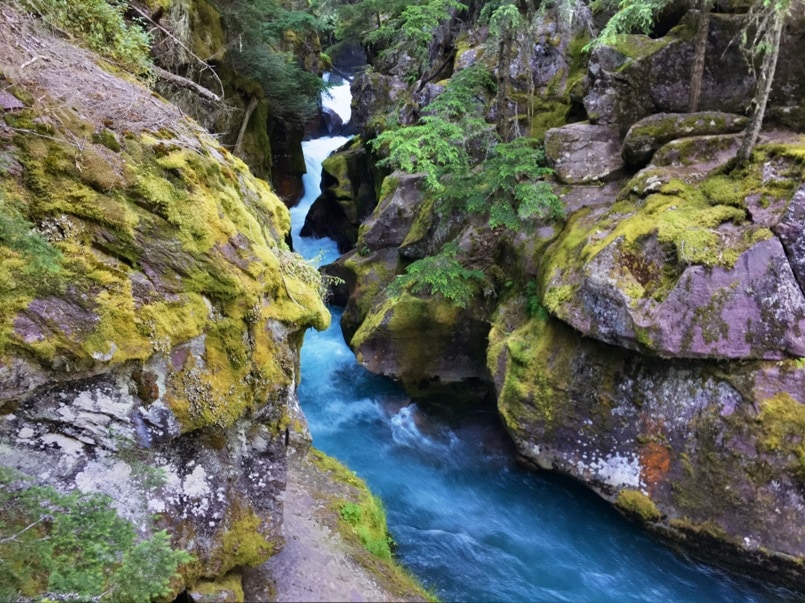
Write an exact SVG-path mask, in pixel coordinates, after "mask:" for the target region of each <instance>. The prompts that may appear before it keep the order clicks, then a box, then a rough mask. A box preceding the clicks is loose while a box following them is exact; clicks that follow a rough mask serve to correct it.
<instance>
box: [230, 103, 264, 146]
mask: <svg viewBox="0 0 805 603" xmlns="http://www.w3.org/2000/svg"><path fill="white" fill-rule="evenodd" d="M258 104H260V99H259V98H257V97H256V96H253V97H252V98H251V99H250V100H249V104H248V105H247V106H246V111H244V113H243V121H242V122H241V123H240V132H238V139H237V141H236V142H235V148H234V149H232V154H233V155H234V156H235V157H240V154H241V152H242V151H243V139H244V138H245V137H246V127H247V126H248V125H249V120H250V119H251V118H252V113H254V110H255V109H257V105H258Z"/></svg>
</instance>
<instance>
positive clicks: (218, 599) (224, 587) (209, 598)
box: [188, 572, 244, 603]
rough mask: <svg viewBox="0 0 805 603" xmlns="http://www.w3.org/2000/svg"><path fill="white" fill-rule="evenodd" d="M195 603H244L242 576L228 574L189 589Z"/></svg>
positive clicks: (199, 583) (203, 581) (202, 581)
mask: <svg viewBox="0 0 805 603" xmlns="http://www.w3.org/2000/svg"><path fill="white" fill-rule="evenodd" d="M188 590H189V591H190V592H192V597H193V601H194V602H195V603H243V601H244V595H243V584H242V582H241V578H240V574H238V573H234V572H233V573H231V574H227V575H226V576H224V577H222V578H218V579H217V580H201V581H199V582H197V583H196V584H194V585H193V587H192V588H189V589H188Z"/></svg>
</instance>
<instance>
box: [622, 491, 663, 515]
mask: <svg viewBox="0 0 805 603" xmlns="http://www.w3.org/2000/svg"><path fill="white" fill-rule="evenodd" d="M615 505H616V506H617V507H618V508H620V509H621V510H622V511H624V512H626V513H627V514H629V515H631V516H633V517H637V518H639V519H640V520H641V521H644V522H654V521H659V520H660V519H661V518H662V513H660V511H659V509H657V505H655V504H654V501H652V500H651V499H650V498H649V497H648V496H646V495H645V494H643V493H642V492H640V491H639V490H621V491H620V492H618V497H617V499H615Z"/></svg>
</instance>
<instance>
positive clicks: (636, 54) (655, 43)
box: [610, 34, 671, 60]
mask: <svg viewBox="0 0 805 603" xmlns="http://www.w3.org/2000/svg"><path fill="white" fill-rule="evenodd" d="M670 43H671V38H670V37H669V36H664V37H662V38H657V39H654V38H650V37H648V36H644V35H641V34H625V35H619V36H617V38H616V39H615V40H614V41H613V42H612V43H611V44H610V46H611V47H612V48H614V49H615V50H617V51H618V52H620V53H621V54H622V55H623V56H625V57H626V58H628V59H633V60H636V59H642V58H643V57H647V56H649V55H652V54H654V53H655V52H657V51H658V50H660V49H661V48H664V47H665V46H667V45H668V44H670Z"/></svg>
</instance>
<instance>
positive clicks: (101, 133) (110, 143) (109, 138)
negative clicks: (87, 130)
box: [92, 128, 122, 153]
mask: <svg viewBox="0 0 805 603" xmlns="http://www.w3.org/2000/svg"><path fill="white" fill-rule="evenodd" d="M92 142H94V143H96V144H102V145H103V146H105V147H106V148H107V149H110V150H112V151H114V152H116V153H119V152H120V151H121V150H122V147H121V146H120V142H119V141H118V140H117V136H116V135H115V133H114V132H112V130H110V129H108V128H104V129H102V130H98V131H97V132H95V134H93V135H92Z"/></svg>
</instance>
